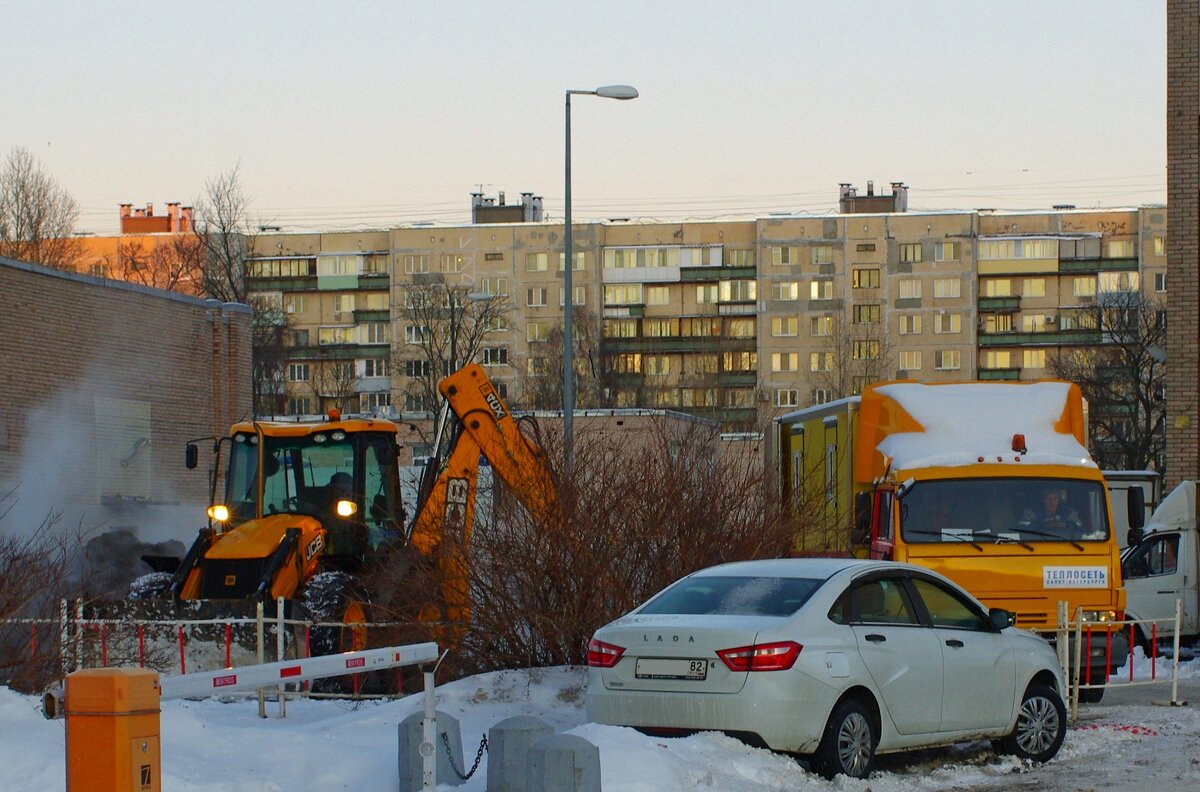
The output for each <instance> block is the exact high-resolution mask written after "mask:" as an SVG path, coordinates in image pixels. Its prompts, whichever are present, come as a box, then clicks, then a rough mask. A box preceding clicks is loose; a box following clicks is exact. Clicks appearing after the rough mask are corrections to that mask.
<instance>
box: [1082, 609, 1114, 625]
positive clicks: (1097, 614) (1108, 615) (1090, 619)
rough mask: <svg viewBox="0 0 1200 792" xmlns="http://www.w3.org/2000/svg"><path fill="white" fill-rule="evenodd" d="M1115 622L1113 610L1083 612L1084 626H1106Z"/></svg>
mask: <svg viewBox="0 0 1200 792" xmlns="http://www.w3.org/2000/svg"><path fill="white" fill-rule="evenodd" d="M1116 620H1117V612H1116V611H1115V610H1085V611H1084V612H1083V623H1084V624H1108V623H1111V622H1115V621H1116Z"/></svg>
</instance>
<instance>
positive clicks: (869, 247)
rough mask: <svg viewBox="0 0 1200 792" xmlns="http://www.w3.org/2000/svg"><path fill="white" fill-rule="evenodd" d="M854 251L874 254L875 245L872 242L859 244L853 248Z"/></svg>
mask: <svg viewBox="0 0 1200 792" xmlns="http://www.w3.org/2000/svg"><path fill="white" fill-rule="evenodd" d="M854 250H855V251H857V252H859V253H874V252H875V243H874V242H859V243H858V244H857V245H855V246H854Z"/></svg>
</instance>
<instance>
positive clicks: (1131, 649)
mask: <svg viewBox="0 0 1200 792" xmlns="http://www.w3.org/2000/svg"><path fill="white" fill-rule="evenodd" d="M1134 635H1135V633H1134V629H1133V622H1130V623H1129V681H1130V682H1132V681H1133V645H1134V644H1135V643H1136V641H1135V640H1134Z"/></svg>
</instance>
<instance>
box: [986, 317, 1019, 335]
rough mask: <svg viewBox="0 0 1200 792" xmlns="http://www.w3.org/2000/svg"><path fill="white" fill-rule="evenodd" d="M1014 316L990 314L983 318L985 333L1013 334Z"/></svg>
mask: <svg viewBox="0 0 1200 792" xmlns="http://www.w3.org/2000/svg"><path fill="white" fill-rule="evenodd" d="M1012 320H1013V318H1012V314H988V315H987V316H985V317H983V332H985V333H1011V332H1012V329H1013V322H1012Z"/></svg>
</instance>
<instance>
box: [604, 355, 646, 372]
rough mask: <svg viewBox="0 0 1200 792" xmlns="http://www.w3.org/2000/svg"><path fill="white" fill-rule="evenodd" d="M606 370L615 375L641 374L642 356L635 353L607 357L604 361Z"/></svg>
mask: <svg viewBox="0 0 1200 792" xmlns="http://www.w3.org/2000/svg"><path fill="white" fill-rule="evenodd" d="M605 363H606V364H607V365H608V370H609V371H612V372H614V373H616V374H641V373H642V356H641V355H640V354H638V353H637V352H630V353H626V354H620V355H609V356H608V357H607V358H606V359H605Z"/></svg>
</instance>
